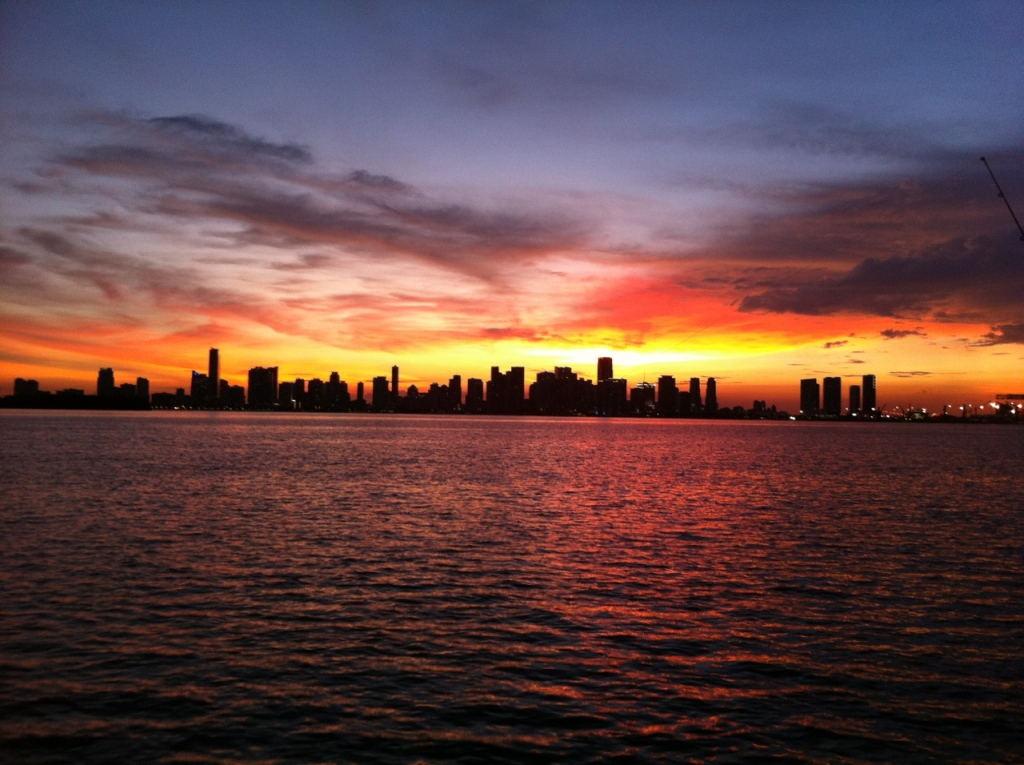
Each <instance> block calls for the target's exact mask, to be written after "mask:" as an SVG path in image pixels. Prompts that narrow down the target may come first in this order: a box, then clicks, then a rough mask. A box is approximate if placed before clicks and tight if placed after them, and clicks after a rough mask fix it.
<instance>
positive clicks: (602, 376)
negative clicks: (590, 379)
mask: <svg viewBox="0 0 1024 765" xmlns="http://www.w3.org/2000/svg"><path fill="white" fill-rule="evenodd" d="M613 377H615V372H614V371H613V368H612V358H611V356H601V357H600V358H599V359H598V360H597V381H598V382H601V381H602V380H610V379H612V378H613Z"/></svg>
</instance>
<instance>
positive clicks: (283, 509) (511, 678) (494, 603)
mask: <svg viewBox="0 0 1024 765" xmlns="http://www.w3.org/2000/svg"><path fill="white" fill-rule="evenodd" d="M3 425H4V431H5V434H6V435H5V440H4V446H3V468H2V470H3V478H4V486H5V487H11V488H10V491H7V492H5V495H4V499H3V500H0V508H2V511H3V512H2V516H0V518H2V521H3V532H4V534H3V537H4V539H5V541H4V543H3V547H4V549H3V552H4V555H3V562H2V563H0V567H2V573H3V583H4V584H3V589H4V593H3V594H4V599H3V603H4V604H3V605H2V606H0V608H2V610H3V612H2V616H3V624H4V631H3V633H2V642H0V647H2V656H3V661H4V666H5V667H6V669H5V675H6V676H7V677H9V678H10V681H8V682H5V683H4V684H3V685H2V686H0V687H2V689H3V690H2V701H3V711H4V714H3V715H2V717H0V719H2V720H3V722H0V732H2V734H3V737H2V743H3V747H4V748H5V749H6V750H8V751H14V752H16V753H17V755H18V759H19V760H23V761H45V760H47V759H48V758H49V757H51V756H53V755H54V754H55V753H57V752H71V753H73V754H74V757H73V759H75V760H76V761H81V762H87V761H94V762H99V761H104V760H109V759H111V758H115V759H120V760H122V761H140V762H141V761H152V760H153V759H159V758H161V757H171V756H178V757H207V756H209V757H212V758H213V759H218V760H231V759H266V760H271V761H299V760H303V761H305V760H325V761H359V762H373V761H380V762H396V761H401V762H405V761H414V760H417V759H419V760H424V761H437V760H455V761H460V760H465V761H467V762H469V761H473V760H474V759H476V760H479V759H484V760H495V759H497V760H500V759H507V760H513V761H520V760H523V759H532V760H537V761H565V760H572V761H589V760H600V759H606V758H610V757H617V756H619V757H626V758H632V759H633V760H634V761H657V760H659V759H665V758H668V759H673V758H680V757H681V758H683V759H692V760H694V761H710V760H711V759H714V758H715V757H719V758H723V757H724V758H727V759H728V758H731V759H735V758H755V757H784V758H789V759H792V760H795V761H806V762H814V761H821V760H843V761H847V762H861V761H864V762H866V761H877V760H879V759H890V760H901V761H915V760H916V761H927V760H932V759H947V758H950V757H952V758H953V759H972V760H975V761H978V762H1004V761H1012V760H1013V759H1015V758H1017V757H1019V756H1021V755H1024V752H1022V751H1021V749H1020V745H1019V743H1018V742H1017V740H1016V738H1015V735H1014V731H1015V728H1016V721H1017V720H1019V719H1020V718H1021V715H1022V713H1024V703H1022V693H1021V689H1022V679H1024V659H1022V655H1021V651H1020V645H1021V644H1022V642H1021V641H1022V638H1024V618H1022V611H1021V608H1022V607H1021V605H1020V604H1021V603H1022V602H1024V597H1022V596H1024V574H1022V569H1024V564H1022V556H1021V548H1020V541H1019V540H1020V539H1022V538H1024V534H1022V532H1024V528H1022V525H1024V520H1022V519H1021V517H1020V514H1019V506H1020V499H1021V494H1020V488H1019V486H1020V484H1019V476H1017V475H1016V468H1015V467H1014V466H1015V465H1016V466H1018V468H1019V465H1020V461H1019V460H1020V456H1021V450H1022V442H1021V439H1020V433H1019V429H1018V428H958V427H956V426H952V427H946V426H924V427H920V428H914V427H913V426H907V427H902V428H901V427H899V426H890V427H886V426H872V425H862V426H857V425H845V424H840V425H825V424H796V423H793V424H789V423H699V422H680V421H674V422H659V421H632V420H621V421H601V420H550V419H548V420H531V419H525V418H524V419H516V418H508V419H493V418H430V417H423V418H403V417H397V416H396V417H357V416H354V417H316V416H309V417H306V416H295V417H288V418H285V417H275V416H271V415H266V416H260V415H215V416H208V415H187V414H178V413H167V414H152V415H80V416H73V415H72V416H69V415H53V414H49V415H43V414H27V415H20V414H19V415H16V416H9V415H5V416H4V420H3ZM25 454H32V455H34V457H35V459H32V460H26V459H24V458H22V456H23V455H25Z"/></svg>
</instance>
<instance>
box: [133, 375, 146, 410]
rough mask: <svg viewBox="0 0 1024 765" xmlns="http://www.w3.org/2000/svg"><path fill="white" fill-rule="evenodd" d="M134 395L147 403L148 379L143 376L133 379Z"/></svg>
mask: <svg viewBox="0 0 1024 765" xmlns="http://www.w3.org/2000/svg"><path fill="white" fill-rule="evenodd" d="M135 395H136V396H138V397H139V399H140V400H141V401H145V402H146V403H147V404H148V403H149V380H148V379H146V378H145V377H139V378H136V380H135Z"/></svg>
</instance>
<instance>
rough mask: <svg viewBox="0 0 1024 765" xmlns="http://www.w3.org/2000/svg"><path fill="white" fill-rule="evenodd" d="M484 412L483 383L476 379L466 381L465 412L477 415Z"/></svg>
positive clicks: (471, 378)
mask: <svg viewBox="0 0 1024 765" xmlns="http://www.w3.org/2000/svg"><path fill="white" fill-rule="evenodd" d="M483 410H484V381H483V380H481V379H480V378H478V377H470V378H469V379H468V380H466V411H467V412H471V413H472V414H479V413H480V412H482V411H483Z"/></svg>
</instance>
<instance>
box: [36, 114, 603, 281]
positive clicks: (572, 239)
mask: <svg viewBox="0 0 1024 765" xmlns="http://www.w3.org/2000/svg"><path fill="white" fill-rule="evenodd" d="M107 121H108V122H111V123H112V124H113V126H114V128H116V130H115V131H113V132H115V133H117V136H116V137H118V138H122V139H124V140H122V141H120V142H114V141H109V142H107V143H103V144H99V145H94V146H89V147H84V148H82V149H80V150H77V151H73V152H69V153H67V154H66V155H64V156H62V157H59V158H58V159H57V160H56V162H55V167H56V168H57V169H58V171H65V172H66V171H68V170H72V171H76V172H81V173H86V174H88V176H89V177H90V178H96V177H101V178H109V179H112V180H123V181H128V182H129V183H136V184H139V187H138V188H131V189H130V190H128V191H125V189H124V188H123V187H122V188H118V189H111V190H110V194H111V195H117V199H118V201H119V202H120V205H121V207H122V208H123V209H127V210H129V211H133V212H136V213H145V214H146V215H148V216H150V217H152V216H161V217H166V216H171V217H173V218H176V219H181V220H192V221H202V222H205V223H213V224H218V223H220V224H224V223H226V224H229V225H233V226H234V229H233V231H230V230H229V229H225V228H224V227H219V228H218V229H217V234H216V235H217V236H218V237H219V238H220V240H221V246H223V245H224V243H226V242H228V243H230V242H231V241H232V239H233V242H234V246H237V247H248V246H250V245H252V244H258V245H262V246H269V247H277V248H284V249H291V248H294V247H297V246H304V245H327V246H331V247H336V248H341V249H344V251H346V252H349V253H351V252H354V251H357V252H362V253H365V254H367V255H372V256H374V257H385V258H389V259H394V258H399V259H401V258H418V259H422V260H425V261H428V262H430V263H431V264H433V265H435V266H438V267H441V268H448V269H454V270H456V271H459V272H461V273H464V274H467V275H472V276H475V277H478V278H484V279H493V278H495V277H496V275H497V274H499V273H500V272H501V271H503V270H504V269H507V268H509V267H511V266H512V265H513V264H515V263H516V262H520V261H522V260H523V259H524V258H528V257H532V256H535V255H538V254H543V253H546V252H549V251H554V250H561V249H565V248H568V247H571V246H572V245H574V244H575V243H577V242H579V241H581V239H582V237H583V236H584V232H585V230H586V229H585V227H583V226H582V225H580V224H579V223H578V222H576V221H573V220H571V219H570V218H568V217H566V216H559V215H557V214H555V213H553V212H552V211H550V210H544V211H533V210H526V209H515V208H514V207H508V208H506V209H503V210H500V211H494V210H486V209H482V208H480V207H478V206H470V205H467V204H453V203H451V202H448V201H444V200H436V199H430V198H428V197H426V196H425V195H423V194H421V193H418V192H417V191H416V190H414V189H412V188H411V187H409V186H408V185H407V184H405V183H403V182H401V181H400V180H397V179H395V178H392V177H390V176H387V175H382V174H374V173H372V172H370V171H368V170H365V169H357V170H353V171H351V172H350V173H348V174H347V175H344V176H340V177H337V176H331V175H329V174H325V173H322V172H319V171H318V170H316V169H315V168H313V167H308V166H298V165H296V164H295V163H294V162H293V163H290V164H284V165H282V164H280V163H279V164H271V165H268V164H267V163H266V160H267V159H268V158H269V159H271V160H278V159H287V160H302V161H306V160H308V159H309V156H308V153H307V152H305V150H304V149H302V148H301V147H296V146H292V145H290V144H273V143H270V142H268V141H265V140H263V139H259V138H254V137H252V136H250V135H249V134H248V133H247V132H245V131H244V130H242V129H241V128H238V127H236V126H233V125H229V124H226V123H223V122H219V121H217V120H214V119H211V118H208V117H202V116H195V115H186V116H175V117H156V118H149V119H145V120H139V119H133V118H129V117H125V116H123V115H114V116H108V118H107ZM104 220H109V221H111V224H112V226H116V223H115V222H114V219H113V218H112V217H107V218H104V217H103V216H102V215H96V216H94V217H93V218H92V219H91V220H90V225H92V226H97V227H102V226H103V222H104ZM229 231H230V233H229ZM310 265H311V262H308V261H307V262H302V263H299V264H291V265H287V264H286V265H285V266H284V267H286V268H288V267H291V268H295V267H309V266H310Z"/></svg>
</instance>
